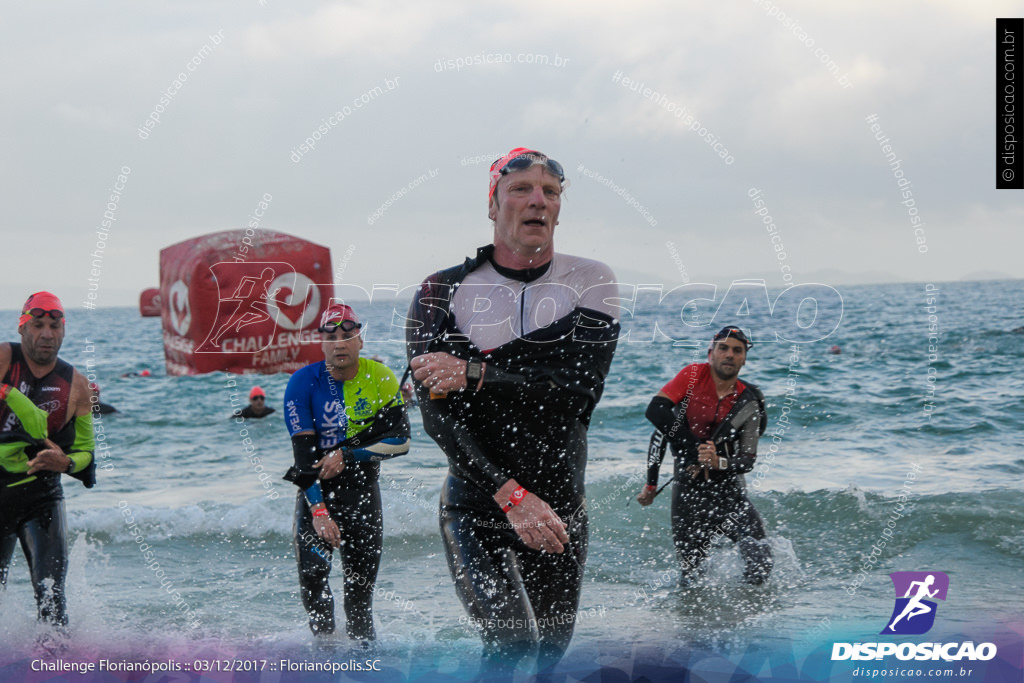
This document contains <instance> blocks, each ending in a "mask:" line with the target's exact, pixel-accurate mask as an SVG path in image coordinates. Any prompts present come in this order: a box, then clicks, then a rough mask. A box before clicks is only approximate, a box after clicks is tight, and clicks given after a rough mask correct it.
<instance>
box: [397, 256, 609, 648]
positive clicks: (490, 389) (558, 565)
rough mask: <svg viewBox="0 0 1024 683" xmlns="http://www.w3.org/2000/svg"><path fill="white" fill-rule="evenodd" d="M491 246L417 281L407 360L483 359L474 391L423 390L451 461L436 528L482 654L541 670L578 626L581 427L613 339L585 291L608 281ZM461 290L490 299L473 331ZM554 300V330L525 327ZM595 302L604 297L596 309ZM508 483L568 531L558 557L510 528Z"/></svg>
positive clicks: (571, 263)
mask: <svg viewBox="0 0 1024 683" xmlns="http://www.w3.org/2000/svg"><path fill="white" fill-rule="evenodd" d="M493 249H494V248H493V246H487V247H483V248H481V249H480V250H478V252H477V257H476V258H475V259H467V260H466V262H465V263H464V264H463V265H461V266H456V267H454V268H450V269H448V270H445V271H441V272H439V273H436V274H435V275H433V276H431V277H430V278H428V279H427V280H426V281H425V282H424V283H423V285H422V287H421V289H420V292H419V295H418V296H417V297H416V299H415V300H414V301H413V304H412V307H411V308H410V311H409V319H410V321H411V324H412V325H413V327H410V328H408V336H407V341H408V354H409V357H410V361H411V359H412V358H413V357H415V356H418V355H420V354H423V353H432V352H445V353H449V354H452V355H454V356H457V357H459V358H465V359H478V360H482V361H484V362H485V363H486V370H485V372H484V385H483V388H482V389H481V390H480V391H479V392H474V391H462V392H452V393H449V394H448V395H447V397H446V398H443V399H431V398H430V392H429V391H428V390H427V388H426V387H424V386H423V385H422V384H419V383H417V385H416V392H417V397H418V399H419V406H420V410H421V411H422V413H423V425H424V428H425V429H426V431H427V433H428V434H429V435H430V436H431V438H433V439H434V441H436V442H437V444H438V445H439V446H440V447H441V449H442V450H443V451H444V452H445V454H446V455H447V456H448V464H449V473H448V478H447V480H446V482H445V485H444V488H443V490H442V494H441V511H440V525H441V532H442V536H443V538H444V542H445V548H446V551H447V557H448V567H449V569H450V571H451V574H452V580H453V581H454V583H455V589H456V592H457V593H458V595H459V598H460V599H461V601H462V603H463V605H464V607H465V609H466V611H467V613H468V614H469V617H470V618H471V620H472V621H473V623H474V624H476V625H478V626H479V627H480V628H481V630H482V637H483V641H484V654H485V657H486V658H488V659H491V660H496V661H497V660H502V659H509V660H511V659H517V658H518V657H520V656H521V655H525V654H528V653H531V652H533V651H534V650H537V651H538V654H539V655H540V660H541V664H542V665H544V664H546V663H550V662H552V661H556V660H557V659H558V658H560V657H561V655H562V653H563V652H564V651H565V649H566V648H567V647H568V645H569V641H570V639H571V638H572V632H573V628H574V625H575V616H576V609H577V606H578V603H579V594H580V587H581V582H582V577H583V567H584V564H585V562H586V555H587V538H588V529H587V514H586V501H585V497H584V496H585V491H584V485H583V480H584V473H585V470H586V461H587V440H586V434H587V427H588V425H589V423H590V416H591V413H592V412H593V410H594V407H595V405H596V404H597V402H598V400H599V399H600V397H601V393H602V391H603V387H604V380H605V377H606V375H607V373H608V370H609V367H610V365H611V361H612V356H613V354H614V351H615V344H616V339H617V337H618V331H619V326H618V323H617V322H616V321H614V320H613V317H612V315H611V314H610V313H609V312H608V311H607V310H601V309H602V308H604V306H603V297H602V296H598V293H597V292H596V291H591V292H589V294H588V295H587V298H584V297H580V296H579V293H580V292H583V291H585V290H586V289H587V287H589V286H593V285H603V284H608V283H611V282H612V280H613V279H614V276H613V275H612V274H611V271H610V270H609V269H608V268H607V266H604V265H603V264H599V263H597V262H595V261H587V260H585V259H577V258H575V257H569V256H564V255H560V254H555V256H554V259H553V260H552V262H551V263H550V268H549V267H548V266H543V267H541V268H538V269H534V270H533V271H518V272H517V271H509V270H507V269H504V268H500V267H497V266H496V265H495V264H494V263H493V262H492V261H490V257H491V254H492V253H493ZM481 273H482V275H481ZM566 285H568V286H566ZM545 286H547V287H548V288H549V290H550V291H548V292H545V291H544V287H545ZM608 286H609V289H608V290H607V291H606V294H607V296H616V295H617V287H616V286H615V285H611V284H608ZM459 287H463V296H465V292H467V291H469V290H470V288H472V287H475V288H477V290H476V291H474V292H473V296H479V297H480V298H487V299H488V300H489V301H490V302H491V304H492V307H491V308H490V309H488V310H489V313H490V314H492V318H491V319H489V320H476V322H474V318H473V316H472V315H470V314H469V313H467V311H472V310H473V309H474V308H475V306H474V305H473V302H472V300H467V299H465V298H464V299H463V300H461V301H460V300H459V295H460V293H459V289H458V288H459ZM531 287H537V289H535V290H533V291H532V292H531V291H528V290H530V288H531ZM611 288H615V291H616V294H612V293H611ZM495 292H497V293H495ZM548 294H552V295H553V296H552V297H551V298H547V295H548ZM558 297H563V298H562V300H561V301H559V302H557V303H556V304H555V305H554V306H552V307H550V308H549V309H548V311H549V312H551V311H554V312H555V313H554V314H553V315H551V316H549V317H548V318H547V319H549V320H550V319H552V318H554V320H553V322H551V323H550V324H548V325H547V326H544V327H537V326H536V325H535V324H534V325H530V324H528V323H527V322H524V321H529V322H536V318H537V312H538V310H540V307H541V306H544V305H550V304H551V303H552V301H555V299H557V298H558ZM565 297H567V298H565ZM502 298H504V301H502ZM590 302H596V303H594V305H593V307H592V308H591V307H588V306H587V304H588V303H590ZM477 308H479V307H477ZM559 312H562V313H563V314H561V315H558V313H559ZM460 315H461V316H462V318H466V320H464V319H462V318H460ZM506 316H508V317H510V322H511V325H512V328H514V332H513V333H512V335H511V336H513V338H512V339H510V340H508V341H504V340H503V339H501V338H500V335H499V337H498V341H499V342H501V343H500V344H499V345H498V346H496V347H494V348H490V349H486V348H484V349H482V348H480V346H478V344H477V343H475V341H474V340H473V325H474V324H476V325H479V326H481V328H482V329H484V332H483V337H482V338H484V339H491V340H494V339H496V337H495V336H494V335H493V334H491V332H493V331H494V330H496V329H498V328H497V327H494V325H493V323H495V322H500V321H502V320H504V319H505V318H506ZM463 330H467V331H469V332H470V333H469V334H464V332H463ZM488 330H490V331H488ZM506 336H507V335H506ZM491 343H493V342H491ZM509 479H515V480H516V481H517V482H518V483H519V484H520V485H521V486H523V487H524V488H525V489H526V490H527V491H529V492H530V493H532V494H535V495H537V496H538V497H540V498H541V499H542V500H544V501H546V502H547V503H548V504H549V505H550V506H551V508H552V509H553V510H554V511H555V513H556V514H558V515H559V517H561V519H562V520H563V521H565V522H566V523H567V524H568V529H567V533H568V535H569V538H570V541H569V544H568V546H567V547H566V549H565V551H564V552H562V553H559V554H550V553H543V552H540V551H536V550H532V549H530V548H528V547H527V546H526V545H525V544H524V543H523V542H522V540H521V539H520V538H519V535H518V534H517V533H516V532H515V530H514V529H512V528H511V524H510V523H509V520H508V517H507V516H506V515H505V513H503V512H502V511H501V508H500V507H499V506H498V505H497V504H496V503H495V501H494V498H493V496H494V494H496V493H497V491H498V489H500V488H501V487H502V486H503V485H504V484H505V483H506V482H507V481H508V480H509Z"/></svg>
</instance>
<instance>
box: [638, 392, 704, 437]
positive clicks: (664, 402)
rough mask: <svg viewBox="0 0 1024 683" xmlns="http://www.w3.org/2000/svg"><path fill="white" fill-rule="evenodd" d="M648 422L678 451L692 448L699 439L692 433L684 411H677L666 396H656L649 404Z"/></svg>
mask: <svg viewBox="0 0 1024 683" xmlns="http://www.w3.org/2000/svg"><path fill="white" fill-rule="evenodd" d="M645 417H646V418H647V420H648V421H649V422H650V423H651V424H652V425H654V426H655V427H656V428H657V429H658V430H659V431H661V432H663V433H664V434H665V435H666V437H667V440H668V442H669V443H671V444H672V445H674V446H675V447H676V448H677V449H679V450H683V449H685V448H690V447H692V446H693V445H694V444H696V443H697V441H698V439H697V437H696V436H695V435H694V433H693V432H692V431H690V423H689V421H688V420H687V419H686V413H685V411H683V410H678V411H677V410H676V404H675V403H673V402H672V400H671V399H668V398H665V397H664V396H655V397H654V398H652V399H651V402H650V403H648V404H647V413H646V415H645Z"/></svg>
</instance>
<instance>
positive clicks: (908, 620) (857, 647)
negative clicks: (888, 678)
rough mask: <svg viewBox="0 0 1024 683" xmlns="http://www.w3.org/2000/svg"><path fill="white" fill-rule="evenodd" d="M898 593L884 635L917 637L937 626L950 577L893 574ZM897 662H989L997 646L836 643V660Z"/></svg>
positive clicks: (985, 644) (942, 575)
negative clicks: (936, 617) (936, 622)
mask: <svg viewBox="0 0 1024 683" xmlns="http://www.w3.org/2000/svg"><path fill="white" fill-rule="evenodd" d="M889 577H890V578H891V579H892V583H893V587H894V588H895V589H896V604H895V605H894V606H893V609H892V615H891V616H890V617H889V621H888V622H887V624H886V627H885V628H884V629H882V631H881V632H880V635H901V636H917V635H921V634H923V633H927V632H928V631H929V630H931V628H932V626H933V625H934V624H935V614H936V611H937V610H938V603H937V602H935V600H943V601H944V600H945V599H946V593H947V592H948V591H949V576H947V575H946V574H945V573H943V572H893V573H892V574H889ZM890 655H895V656H896V658H897V659H901V660H908V659H914V660H918V661H925V660H938V659H943V660H945V661H947V662H949V661H957V660H961V659H966V660H969V661H979V660H980V661H988V660H990V659H992V658H993V657H995V656H996V646H995V645H994V644H993V643H980V644H978V645H975V644H974V642H972V641H969V640H968V641H965V642H963V643H833V645H832V660H833V661H838V660H844V659H853V660H867V659H883V658H885V657H888V656H890Z"/></svg>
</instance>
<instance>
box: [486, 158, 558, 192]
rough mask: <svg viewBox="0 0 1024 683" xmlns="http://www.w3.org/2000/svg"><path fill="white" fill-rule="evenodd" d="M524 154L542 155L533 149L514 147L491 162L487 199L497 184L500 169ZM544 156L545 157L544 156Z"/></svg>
mask: <svg viewBox="0 0 1024 683" xmlns="http://www.w3.org/2000/svg"><path fill="white" fill-rule="evenodd" d="M524 154H536V155H537V156H541V157H543V156H544V155H543V154H541V153H540V152H538V151H537V150H535V149H526V148H525V147H516V148H515V149H514V150H512V151H511V152H509V153H508V154H506V155H505V156H503V157H501V158H500V159H498V160H496V161H495V162H494V163H493V164H491V187H490V189H489V190H488V191H487V200H488V201H490V199H491V197H493V196H494V188H496V187H497V186H498V181H499V180H500V179H501V171H502V170H503V169H504V168H505V165H506V164H508V162H510V161H512V160H513V159H515V158H516V157H521V156H523V155H524ZM545 158H546V157H545Z"/></svg>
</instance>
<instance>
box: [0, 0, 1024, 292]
mask: <svg viewBox="0 0 1024 683" xmlns="http://www.w3.org/2000/svg"><path fill="white" fill-rule="evenodd" d="M1022 14H1024V5H1022V4H1021V3H1020V2H986V3H965V2H960V1H949V2H935V1H929V2H921V1H916V0H909V1H905V2H899V3H892V2H888V1H885V2H882V1H878V0H867V1H860V2H827V3H826V2H811V1H809V0H779V1H778V2H769V1H768V0H727V1H725V2H716V3H710V2H678V1H676V0H672V1H665V2H632V3H620V2H611V1H609V0H604V1H602V0H588V1H587V2H539V1H533V0H519V1H517V2H515V3H502V4H500V5H499V4H498V3H469V2H465V3H455V2H449V3H441V2H436V1H422V0H421V1H417V2H412V1H409V2H372V3H371V2H346V3H319V2H318V3H308V4H306V3H294V2H285V1H284V0H263V2H260V1H259V0H253V1H252V2H246V3H241V2H223V1H219V0H202V1H201V2H200V1H196V2H178V3H173V4H172V3H167V4H157V3H138V2H127V1H125V2H110V3H103V4H102V5H99V6H97V5H94V4H83V3H68V2H56V3H17V4H12V5H9V6H8V7H7V8H6V9H5V18H4V21H3V25H2V27H0V54H2V56H3V59H2V62H3V64H4V67H3V75H2V78H3V92H4V106H3V108H2V113H0V117H2V119H0V120H2V123H3V125H2V126H0V135H2V136H3V140H4V144H3V154H2V156H0V159H2V160H0V167H2V173H3V176H4V177H3V182H2V185H0V187H2V188H3V189H2V192H3V197H4V209H5V210H4V211H3V214H2V217H0V221H2V223H3V236H4V243H5V244H4V250H3V252H4V256H5V258H4V263H3V267H2V268H0V283H2V291H3V297H0V299H2V300H0V307H2V308H14V307H16V306H18V305H20V303H21V302H22V301H23V300H24V298H25V296H26V295H27V294H28V293H30V292H32V291H35V290H38V289H50V290H52V291H54V292H56V293H57V294H58V295H59V296H61V297H62V298H63V299H64V301H65V304H66V305H68V306H76V305H80V303H78V302H79V301H81V300H84V299H85V294H86V292H87V291H88V278H90V277H94V279H98V281H99V287H100V288H99V290H98V292H99V299H98V302H99V304H100V305H101V306H113V305H134V304H136V303H137V301H138V294H139V292H140V291H141V290H142V289H144V288H146V287H150V286H156V285H157V284H158V267H159V261H158V259H159V251H160V249H161V248H163V247H165V246H168V245H170V244H173V243H175V242H179V241H181V240H184V239H187V238H190V237H194V236H197V235H200V234H203V233H207V232H213V231H219V230H227V229H237V228H244V227H245V226H246V225H247V224H248V223H249V221H250V220H251V219H250V216H251V215H252V214H253V212H254V211H255V210H256V209H257V207H258V205H259V202H260V201H261V198H262V197H264V195H268V196H269V197H270V198H271V199H270V200H269V201H268V202H267V208H266V210H265V211H264V212H263V213H264V215H263V217H262V218H261V220H260V227H261V229H272V230H280V231H283V232H287V233H290V234H294V235H298V236H301V237H303V238H306V239H309V240H312V241H314V242H318V243H320V244H324V245H326V246H328V247H330V248H331V251H332V256H333V259H334V267H335V268H337V267H338V266H339V265H340V263H341V261H342V259H343V258H344V255H345V253H346V251H348V252H349V253H350V258H349V261H348V263H347V264H346V267H345V270H344V274H343V278H344V281H345V282H348V283H355V284H360V285H362V286H364V287H367V288H369V287H370V286H371V285H372V284H374V283H378V284H380V283H397V284H400V285H403V286H405V285H410V284H413V283H416V282H418V281H420V280H421V279H422V278H423V277H424V276H425V275H427V274H428V273H430V272H432V271H434V270H437V269H439V268H441V267H445V266H449V265H453V264H454V263H456V262H459V261H461V260H462V258H464V257H465V256H466V255H468V254H470V253H472V251H473V249H474V248H475V247H477V246H479V245H480V244H484V243H486V242H489V241H490V238H491V225H490V223H489V221H488V220H487V215H486V195H487V164H488V163H489V162H490V160H492V159H493V158H495V157H497V156H499V155H500V154H503V153H504V152H506V151H507V150H508V149H510V148H512V147H516V146H528V147H534V148H536V149H540V150H542V151H544V152H545V153H547V154H549V155H550V156H551V157H553V158H555V159H558V160H559V161H561V162H562V163H563V164H564V166H565V168H566V169H567V172H568V176H569V178H570V181H571V186H570V187H569V189H568V191H567V193H566V198H565V200H564V202H563V207H562V215H561V223H560V225H559V227H558V229H557V231H556V247H557V250H558V251H564V252H568V253H575V254H580V255H584V256H589V257H593V258H598V259H601V260H603V261H605V262H607V263H609V264H610V265H611V266H612V267H613V269H615V271H616V273H617V274H618V275H619V279H620V280H622V281H625V282H639V281H641V280H642V281H643V282H645V283H646V282H663V283H665V284H666V289H667V288H668V287H669V286H676V285H678V284H681V283H682V282H683V278H684V277H686V278H688V279H690V280H691V281H714V282H723V281H729V280H732V279H738V278H746V277H762V278H765V279H766V280H767V282H768V285H769V286H780V285H782V284H783V272H782V270H781V268H780V267H781V266H788V267H789V271H788V272H790V273H792V276H793V281H794V282H807V281H821V279H820V275H821V274H822V273H823V272H826V273H827V272H828V271H846V272H848V273H852V274H854V276H855V277H854V280H857V279H859V280H861V281H871V280H874V279H877V278H882V279H893V278H895V279H898V280H906V281H940V280H951V279H960V278H962V277H964V276H967V275H971V274H977V273H979V272H990V273H1003V274H1005V275H1007V276H1011V277H1022V276H1024V264H1022V259H1021V255H1020V254H1021V251H1022V247H1024V237H1022V236H1021V234H1022V233H1021V226H1022V225H1024V209H1022V207H1024V193H1022V192H1020V191H1009V190H1003V191H997V190H995V189H994V185H995V178H994V176H995V170H994V159H993V155H994V147H995V142H994V137H995V121H994V95H993V89H994V83H995V78H994V72H995V69H994V59H995V58H994V54H995V40H994V34H995V17H997V16H1021V15H1022ZM449 60H450V61H449ZM456 60H459V61H460V62H471V63H470V64H469V65H467V66H462V65H461V63H460V64H458V65H456ZM507 60H511V63H510V62H509V61H507ZM543 60H546V61H547V62H548V63H547V64H542V63H539V62H541V61H543ZM822 60H825V61H824V62H823V61H822ZM496 61H499V62H500V63H494V62H496ZM828 61H831V62H832V63H833V66H832V67H831V70H830V67H829V65H828V63H827V62H828ZM472 62H478V63H472ZM488 62H490V63H488ZM190 67H191V70H190ZM458 67H461V68H458ZM833 72H835V73H833ZM179 73H183V74H185V75H186V77H187V78H186V79H185V80H184V81H182V80H181V79H180V78H179V76H178V74H179ZM616 74H619V75H620V76H621V77H622V80H619V81H618V82H616V81H615V80H613V77H614V76H615V75H616ZM625 79H631V80H632V81H634V82H636V83H638V84H640V83H642V84H643V87H645V88H650V89H651V90H652V91H657V92H658V93H659V95H664V98H660V99H656V97H655V96H654V95H650V94H649V95H647V96H645V94H644V92H643V89H642V88H640V87H639V86H636V90H631V89H630V88H629V87H628V85H627V83H628V82H627V81H626V80H625ZM176 81H178V82H177V83H175V82H176ZM389 86H391V87H390V89H388V88H389ZM378 87H380V90H379V91H378V92H377V94H376V95H373V96H371V95H368V93H372V91H373V90H374V89H375V88H378ZM364 95H366V97H364ZM161 98H164V102H163V103H161ZM357 103H358V104H357ZM684 108H685V109H684ZM336 112H342V114H343V117H338V116H337V115H336V114H335V113H336ZM678 112H683V117H679V116H677V115H676V114H677V113H678ZM152 113H156V115H157V116H158V117H159V121H158V122H156V119H153V118H151V114H152ZM870 115H876V116H877V119H876V120H875V123H876V124H877V126H878V127H879V129H880V130H881V131H882V133H884V136H885V137H887V138H889V140H888V144H889V145H891V148H892V151H893V152H895V154H896V158H897V159H898V160H899V162H900V163H899V164H898V166H897V167H896V169H895V170H898V171H899V172H900V174H901V175H902V177H903V178H904V180H903V182H904V184H906V183H908V182H909V183H910V185H909V186H906V185H905V187H904V189H909V191H910V193H911V197H912V198H913V200H914V202H913V204H914V206H913V207H910V206H907V205H904V204H902V203H901V202H903V201H905V200H904V196H903V194H901V189H900V187H898V186H897V181H898V180H899V178H897V177H896V174H895V173H894V169H893V168H892V167H890V165H889V163H888V162H887V161H886V158H885V154H884V153H883V150H882V149H881V146H880V144H879V142H878V141H877V140H876V137H875V132H874V131H872V129H871V127H870V126H871V123H869V122H868V121H867V120H866V119H867V117H868V116H870ZM332 116H334V118H333V119H332V118H331V117H332ZM147 119H149V121H150V123H149V125H150V128H148V129H147V128H146V122H147ZM339 119H340V120H339ZM694 121H695V122H697V127H698V130H690V128H691V127H694V126H693V125H692V122H694ZM318 127H322V130H326V131H327V132H326V133H323V132H319V133H317V137H318V138H319V139H318V140H315V141H314V142H315V147H313V148H312V149H309V150H308V151H305V152H303V151H302V150H301V149H300V145H302V144H303V142H304V140H305V139H306V138H308V137H312V136H313V135H314V133H315V132H317V130H318ZM140 128H141V129H142V132H141V133H140V130H139V129H140ZM700 128H703V131H701V130H700ZM143 135H145V137H143ZM702 135H703V137H702ZM713 145H716V146H713ZM722 150H726V151H727V152H728V158H727V159H725V160H723V159H722V158H720V154H721V153H722ZM727 162H729V163H727ZM123 168H127V169H129V170H130V172H129V173H127V174H125V175H126V176H127V182H119V181H118V178H117V177H118V175H119V174H121V173H122V169H123ZM432 173H433V176H431V174H432ZM422 175H426V176H427V179H426V180H424V181H421V182H419V183H417V178H419V177H420V176H422ZM597 175H600V176H601V177H602V178H605V179H608V182H609V183H614V184H613V185H610V186H609V185H608V184H605V183H602V182H601V181H599V180H598V178H597V177H596V176H597ZM115 184H117V185H118V186H122V187H123V189H122V190H120V191H119V192H120V194H119V195H118V201H117V203H116V210H114V211H112V216H113V221H112V222H111V227H110V229H109V231H108V232H107V234H106V235H105V236H106V238H107V239H106V240H105V241H104V243H103V247H102V251H101V252H100V256H101V257H102V264H101V265H102V268H101V269H100V275H99V276H98V278H96V276H95V275H91V274H90V268H91V262H92V261H93V260H94V259H93V258H91V257H89V256H88V255H89V254H91V253H94V252H95V250H96V248H97V239H98V235H97V232H96V231H97V228H100V227H101V223H102V221H103V220H104V212H105V211H107V210H108V204H109V203H110V195H111V194H112V193H113V192H114V187H115ZM403 188H404V189H405V192H404V195H402V196H399V197H398V198H397V200H393V201H392V203H391V204H390V205H387V204H386V203H387V202H388V200H389V198H391V197H392V196H393V195H398V194H399V193H401V192H402V191H403ZM617 189H618V190H622V194H619V193H617V191H616V190H617ZM754 189H757V190H761V194H760V195H759V198H760V199H761V200H763V202H764V207H765V208H767V210H768V215H770V216H771V218H772V219H773V222H774V225H775V226H776V227H775V229H776V234H777V235H778V237H776V240H775V244H776V245H778V244H779V243H781V244H782V245H783V248H784V252H783V253H785V258H784V259H783V260H780V259H779V257H778V256H777V252H776V247H775V246H773V243H772V241H771V235H770V234H769V232H768V230H767V229H766V228H765V226H764V224H763V222H762V218H763V217H762V216H758V215H756V214H755V213H754V210H755V208H756V207H755V203H754V201H753V200H752V199H751V197H750V194H751V193H752V190H754ZM630 198H632V201H630ZM382 208H383V211H379V209H382ZM911 208H913V209H915V210H916V212H917V216H918V217H919V220H920V221H921V222H922V225H921V226H919V227H921V231H919V233H918V235H917V237H923V238H924V240H925V244H924V245H923V246H926V247H927V251H926V252H922V251H920V250H919V246H921V245H919V244H918V243H917V241H916V240H915V234H914V226H913V225H912V223H911V220H912V216H911V215H910V209H911ZM375 212H377V213H378V217H377V218H376V219H375V220H373V221H372V224H370V217H371V216H373V215H374V213H375ZM108 220H109V218H108ZM667 242H672V243H673V245H674V246H673V247H669V246H666V243H667ZM673 250H674V251H673ZM815 275H818V276H819V277H818V278H817V279H815V277H814V276H815ZM834 277H835V278H836V280H837V282H835V283H829V284H839V282H838V280H841V279H843V278H842V277H841V276H840V275H838V274H837V275H835V276H834ZM826 282H828V281H827V280H826Z"/></svg>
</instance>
